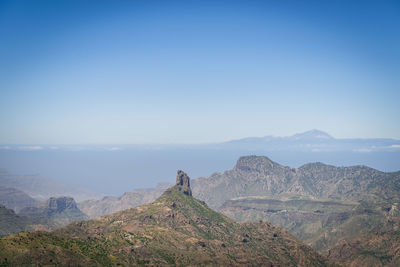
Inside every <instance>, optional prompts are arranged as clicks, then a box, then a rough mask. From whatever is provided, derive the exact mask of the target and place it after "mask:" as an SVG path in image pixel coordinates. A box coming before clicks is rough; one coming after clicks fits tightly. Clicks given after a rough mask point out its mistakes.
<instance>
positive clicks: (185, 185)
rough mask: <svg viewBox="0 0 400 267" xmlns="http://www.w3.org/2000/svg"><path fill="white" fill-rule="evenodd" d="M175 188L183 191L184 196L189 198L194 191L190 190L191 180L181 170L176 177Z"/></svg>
mask: <svg viewBox="0 0 400 267" xmlns="http://www.w3.org/2000/svg"><path fill="white" fill-rule="evenodd" d="M175 186H176V188H177V189H178V190H179V191H182V192H183V193H184V194H186V195H188V196H191V195H192V189H191V188H190V178H189V176H188V175H187V174H186V173H185V172H183V171H181V170H178V173H177V175H176V184H175Z"/></svg>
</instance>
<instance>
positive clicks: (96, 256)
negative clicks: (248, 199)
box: [0, 175, 331, 266]
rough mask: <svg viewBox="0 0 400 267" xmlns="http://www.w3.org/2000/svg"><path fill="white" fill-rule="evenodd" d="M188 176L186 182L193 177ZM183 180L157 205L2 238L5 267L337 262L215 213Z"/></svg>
mask: <svg viewBox="0 0 400 267" xmlns="http://www.w3.org/2000/svg"><path fill="white" fill-rule="evenodd" d="M181 177H182V178H184V179H186V178H185V177H187V175H186V176H185V175H183V176H181ZM180 181H181V180H180V179H179V185H176V186H173V187H172V188H170V189H168V190H167V191H165V193H164V194H163V195H162V196H161V197H159V198H158V199H157V200H156V201H155V202H153V203H150V204H146V205H143V206H139V207H136V208H134V209H129V210H125V211H121V212H118V213H114V214H112V215H109V216H104V217H101V218H99V219H96V220H92V221H83V222H77V223H73V224H70V225H69V226H67V227H65V228H62V229H60V230H57V231H55V232H53V233H43V232H35V233H21V234H18V235H13V236H7V237H3V238H1V239H0V265H1V264H2V265H7V264H8V265H25V264H34V265H47V264H49V262H51V264H53V265H62V266H67V265H70V266H76V265H81V266H116V265H123V266H135V265H148V266H327V265H330V264H331V263H330V262H329V261H328V260H327V259H326V258H324V257H322V256H320V255H319V254H317V253H316V252H314V251H313V250H312V249H311V248H310V247H308V246H306V245H304V244H302V243H301V242H299V241H297V240H296V239H295V238H293V237H292V236H291V235H290V234H288V233H287V232H286V231H284V230H282V229H281V228H279V227H275V226H273V225H271V224H269V223H266V222H257V223H244V224H240V223H237V222H235V221H233V220H231V219H229V218H227V217H225V216H223V215H222V214H219V213H217V212H215V211H213V210H212V209H210V208H208V207H207V205H206V204H205V203H204V202H202V201H199V200H197V199H195V198H193V197H192V196H190V195H189V194H188V193H187V194H185V193H184V192H185V191H188V189H190V184H189V183H187V184H185V183H183V184H181V183H180ZM186 181H187V182H189V179H187V180H186ZM184 184H185V187H182V186H183V185H184ZM28 248H29V249H28Z"/></svg>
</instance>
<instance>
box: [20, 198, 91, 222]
mask: <svg viewBox="0 0 400 267" xmlns="http://www.w3.org/2000/svg"><path fill="white" fill-rule="evenodd" d="M18 215H21V216H26V217H29V218H30V220H31V221H32V222H33V224H38V225H43V226H45V227H46V229H49V230H52V229H57V228H59V227H62V226H64V225H67V224H69V223H71V222H74V221H81V220H87V219H88V217H87V216H86V215H85V214H84V213H83V212H82V211H80V210H79V209H78V207H77V205H76V202H75V200H74V199H73V198H71V197H51V198H50V199H48V200H46V201H44V202H42V203H40V204H39V205H37V206H36V207H28V208H24V209H22V210H21V211H20V212H19V213H18Z"/></svg>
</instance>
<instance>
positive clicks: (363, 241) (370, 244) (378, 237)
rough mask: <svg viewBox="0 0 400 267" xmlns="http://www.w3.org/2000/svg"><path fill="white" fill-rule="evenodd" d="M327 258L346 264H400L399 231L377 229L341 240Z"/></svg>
mask: <svg viewBox="0 0 400 267" xmlns="http://www.w3.org/2000/svg"><path fill="white" fill-rule="evenodd" d="M328 257H329V258H331V259H334V260H337V261H340V262H342V263H344V264H346V265H347V266H352V267H353V266H354V267H356V266H393V267H394V266H400V231H399V230H394V231H393V230H392V231H387V232H383V231H379V232H375V233H369V234H364V235H360V236H357V237H355V238H353V239H350V240H343V241H342V242H340V243H339V244H337V245H336V246H335V247H333V248H332V249H330V250H329V255H328Z"/></svg>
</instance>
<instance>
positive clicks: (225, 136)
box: [0, 0, 400, 144]
mask: <svg viewBox="0 0 400 267" xmlns="http://www.w3.org/2000/svg"><path fill="white" fill-rule="evenodd" d="M399 62H400V2H399V1H389V0H387V1H333V0H332V1H118V0H117V1H84V0H83V1H61V0H60V1H18V0H16V1H4V0H0V143H1V144H88V143H90V144H106V143H107V144H144V143H145V144H147V143H159V144H161V143H208V142H220V141H226V140H231V139H238V138H243V137H248V136H265V135H278V136H287V135H292V134H294V133H298V132H303V131H307V130H310V129H320V130H323V131H326V132H328V133H329V134H331V135H332V136H334V137H338V138H354V137H360V138H374V137H389V138H396V139H400V119H399V118H400V105H399V99H400V64H399Z"/></svg>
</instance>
